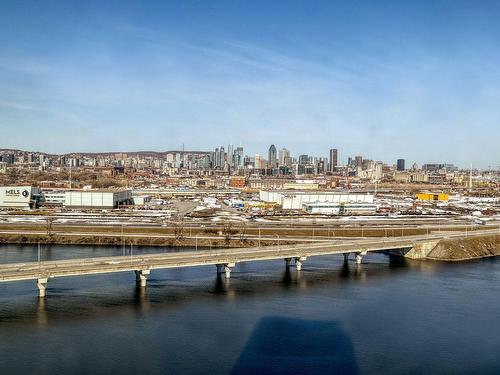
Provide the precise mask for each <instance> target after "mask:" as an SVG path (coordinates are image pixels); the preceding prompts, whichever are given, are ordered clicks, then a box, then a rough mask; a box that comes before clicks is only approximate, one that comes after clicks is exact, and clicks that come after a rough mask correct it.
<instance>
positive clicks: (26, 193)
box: [0, 186, 43, 209]
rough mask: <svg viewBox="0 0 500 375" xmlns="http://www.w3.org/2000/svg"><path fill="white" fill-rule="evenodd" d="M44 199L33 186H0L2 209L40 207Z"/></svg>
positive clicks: (0, 204)
mask: <svg viewBox="0 0 500 375" xmlns="http://www.w3.org/2000/svg"><path fill="white" fill-rule="evenodd" d="M42 200H43V197H42V195H41V191H40V189H39V188H36V187H32V186H0V207H2V208H19V209H30V208H36V207H38V206H39V205H40V203H41V201H42Z"/></svg>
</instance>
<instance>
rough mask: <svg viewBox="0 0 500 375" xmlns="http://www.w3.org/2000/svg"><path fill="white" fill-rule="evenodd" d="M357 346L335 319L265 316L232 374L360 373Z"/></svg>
mask: <svg viewBox="0 0 500 375" xmlns="http://www.w3.org/2000/svg"><path fill="white" fill-rule="evenodd" d="M358 373H359V368H358V364H357V362H356V358H355V354H354V346H353V344H352V341H351V339H350V338H349V336H348V335H347V334H346V333H345V332H344V330H343V329H342V327H341V325H340V324H339V323H338V322H335V321H309V320H302V319H290V318H284V317H264V318H262V319H261V320H260V322H259V323H258V324H257V326H256V328H255V330H254V331H253V333H252V335H251V336H250V339H249V340H248V342H247V344H246V345H245V347H244V349H243V351H242V353H241V354H240V356H239V358H238V360H237V362H236V364H235V366H234V367H233V370H232V374H252V375H253V374H313V375H315V374H358Z"/></svg>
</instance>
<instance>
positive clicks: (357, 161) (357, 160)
mask: <svg viewBox="0 0 500 375" xmlns="http://www.w3.org/2000/svg"><path fill="white" fill-rule="evenodd" d="M354 160H355V164H356V167H361V166H362V165H363V157H362V156H355V157H354Z"/></svg>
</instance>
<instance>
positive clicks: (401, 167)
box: [396, 159, 405, 171]
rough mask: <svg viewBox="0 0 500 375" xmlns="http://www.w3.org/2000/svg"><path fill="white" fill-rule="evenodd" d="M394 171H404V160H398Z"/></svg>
mask: <svg viewBox="0 0 500 375" xmlns="http://www.w3.org/2000/svg"><path fill="white" fill-rule="evenodd" d="M396 169H397V170H398V171H404V170H405V159H398V161H397V167H396Z"/></svg>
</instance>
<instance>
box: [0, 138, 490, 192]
mask: <svg viewBox="0 0 500 375" xmlns="http://www.w3.org/2000/svg"><path fill="white" fill-rule="evenodd" d="M23 173H24V174H28V173H31V174H34V173H38V174H41V175H43V174H44V173H46V174H51V173H52V174H57V173H63V174H65V175H68V174H69V176H68V177H67V179H68V180H71V175H72V174H73V176H75V175H77V174H78V173H87V174H92V175H93V176H94V178H95V179H96V178H99V177H103V178H108V179H113V180H115V179H121V180H123V179H126V180H128V181H132V182H133V181H137V182H138V183H144V184H146V183H159V184H167V185H186V186H201V187H215V188H220V187H231V186H232V187H249V188H283V187H284V186H290V183H296V185H297V186H301V185H300V184H301V182H303V181H308V182H309V183H310V182H313V183H314V184H316V185H318V186H320V187H327V188H328V187H345V188H350V187H352V186H356V184H363V183H374V182H394V183H399V184H411V183H430V184H455V185H467V184H470V183H471V179H472V178H474V179H475V180H477V181H478V182H486V183H488V182H489V181H497V179H498V171H491V170H490V171H479V170H474V171H468V170H465V171H460V170H458V168H457V167H455V166H454V165H452V164H447V163H440V164H429V163H428V164H424V165H423V166H422V167H421V168H420V167H419V166H418V165H417V164H416V163H413V164H412V165H411V167H409V168H407V167H406V163H405V160H404V159H398V160H397V161H396V163H395V164H394V165H391V164H386V163H383V162H382V161H376V160H372V159H368V158H365V157H363V156H361V155H357V156H354V157H348V158H347V163H341V162H340V157H339V152H338V149H335V148H332V149H330V150H329V151H328V156H327V157H325V156H313V155H307V154H299V155H296V156H294V155H292V153H291V152H290V150H288V149H287V148H284V147H281V148H278V147H276V146H275V145H274V144H273V145H270V146H269V148H268V149H267V153H264V154H254V155H252V156H250V155H248V154H245V152H244V148H243V147H242V146H236V147H235V146H233V145H232V144H229V145H228V146H220V147H216V148H214V150H213V151H188V150H174V151H166V152H149V151H148V152H128V153H125V152H117V153H69V154H64V155H54V154H48V153H43V152H27V151H20V150H0V180H2V179H3V180H4V182H5V183H12V182H13V180H15V179H16V178H18V177H15V176H18V175H19V174H20V175H21V176H22V175H23ZM472 175H473V176H472ZM2 176H3V178H2ZM8 176H11V178H10V180H9V178H8ZM42 177H43V176H42ZM26 181H27V180H26ZM70 182H71V181H70ZM287 184H288V185H287ZM71 186H75V185H71V184H70V187H71ZM97 186H98V187H103V186H102V185H101V186H99V185H97ZM110 186H112V185H110ZM122 186H123V185H122ZM308 186H311V185H308ZM313 186H314V185H313Z"/></svg>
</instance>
